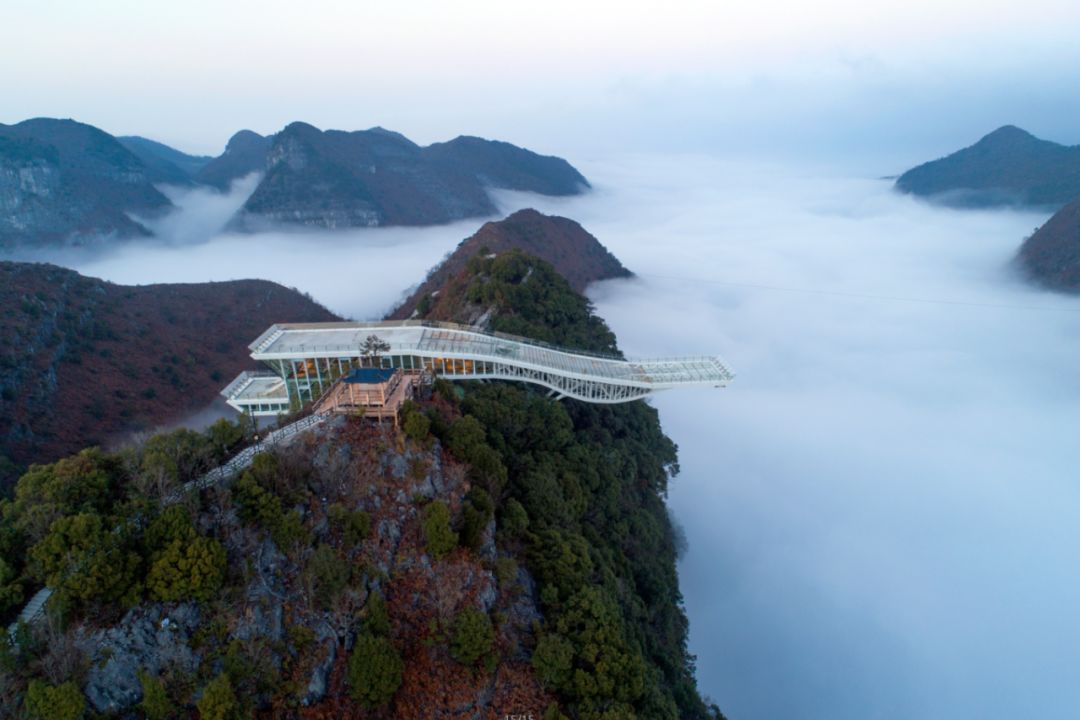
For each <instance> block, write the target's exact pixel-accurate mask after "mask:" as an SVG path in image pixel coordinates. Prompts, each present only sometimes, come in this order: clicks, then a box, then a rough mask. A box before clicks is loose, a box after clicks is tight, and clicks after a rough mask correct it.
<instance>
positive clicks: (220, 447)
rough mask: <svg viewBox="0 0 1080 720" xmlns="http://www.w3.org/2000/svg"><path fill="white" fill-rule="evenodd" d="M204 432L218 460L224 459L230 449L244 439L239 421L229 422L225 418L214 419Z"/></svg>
mask: <svg viewBox="0 0 1080 720" xmlns="http://www.w3.org/2000/svg"><path fill="white" fill-rule="evenodd" d="M241 417H243V416H241ZM205 432H206V438H207V440H209V441H210V445H211V446H212V448H213V450H214V456H215V458H216V459H217V460H218V462H221V461H223V460H225V459H226V458H227V457H228V456H229V453H230V451H232V449H233V448H235V447H236V446H237V445H239V444H240V441H241V440H243V439H244V428H243V427H242V426H241V425H240V423H234V422H230V421H229V420H227V419H226V418H220V419H218V420H216V421H215V422H214V423H213V424H212V425H210V427H208V428H206V431H205Z"/></svg>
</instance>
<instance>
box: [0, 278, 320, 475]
mask: <svg viewBox="0 0 1080 720" xmlns="http://www.w3.org/2000/svg"><path fill="white" fill-rule="evenodd" d="M333 319H336V318H335V316H334V315H333V314H332V313H330V312H329V311H327V310H326V309H325V308H323V307H321V306H319V305H317V304H316V303H315V302H313V301H311V300H310V299H308V298H305V297H304V296H302V295H300V294H299V293H298V292H296V291H295V290H288V289H286V288H284V287H281V286H280V285H277V284H274V283H270V282H265V281H261V280H240V281H234V282H223V283H203V284H191V285H141V286H137V287H126V286H123V285H114V284H112V283H107V282H104V281H102V280H97V279H95V278H88V277H84V276H82V275H79V274H78V273H75V272H73V271H71V270H65V269H62V268H59V267H55V266H52V265H42V264H34V263H12V262H0V370H2V372H0V457H2V456H7V457H8V458H9V459H10V460H12V461H14V462H16V463H17V464H20V465H22V464H25V463H29V462H45V461H49V460H53V459H55V458H56V457H58V456H60V455H63V454H67V453H71V452H74V451H76V450H77V449H79V448H81V447H85V446H87V445H94V444H98V443H103V442H105V441H107V440H109V439H111V438H113V437H115V436H116V435H117V434H120V433H124V432H130V431H134V430H145V429H150V428H153V427H156V426H159V425H161V424H164V423H167V422H170V421H172V420H175V419H178V418H180V417H183V416H184V415H186V414H188V413H190V412H193V411H195V410H199V409H201V408H203V407H205V406H206V405H207V404H208V403H210V402H211V401H212V400H214V398H215V397H216V396H217V392H218V391H219V390H220V389H221V388H222V387H223V386H224V384H225V383H227V382H228V381H229V380H231V379H232V377H234V376H235V374H236V373H238V372H239V371H240V370H242V369H243V368H245V367H247V366H248V365H249V364H250V362H251V359H250V357H248V350H247V343H249V342H250V341H251V340H252V338H254V337H256V336H257V335H258V334H259V333H261V332H262V331H263V330H265V329H266V328H267V327H268V326H269V325H271V324H272V323H275V322H282V321H290V320H293V321H320V320H333ZM8 479H9V480H10V478H8Z"/></svg>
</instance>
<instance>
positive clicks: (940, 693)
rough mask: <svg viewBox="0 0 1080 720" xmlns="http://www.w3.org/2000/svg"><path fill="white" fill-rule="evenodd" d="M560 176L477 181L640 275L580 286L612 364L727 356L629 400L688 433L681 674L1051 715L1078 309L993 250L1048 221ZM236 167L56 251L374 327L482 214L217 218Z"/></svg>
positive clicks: (1073, 526)
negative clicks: (241, 282) (107, 248)
mask: <svg viewBox="0 0 1080 720" xmlns="http://www.w3.org/2000/svg"><path fill="white" fill-rule="evenodd" d="M579 166H580V167H581V169H582V170H583V172H584V173H585V175H586V176H587V177H589V178H590V179H591V180H592V181H593V182H594V184H595V191H594V192H592V193H590V194H587V195H585V196H582V197H579V198H571V199H552V198H543V197H538V196H531V195H524V194H519V193H499V194H498V195H497V198H498V200H499V202H500V204H501V206H502V208H503V209H504V210H505V211H506V212H509V211H511V210H513V209H516V208H518V207H525V206H534V207H537V208H538V209H541V210H543V211H545V212H553V213H557V214H562V215H565V216H568V217H571V218H573V219H575V220H577V221H579V222H581V223H582V224H583V225H584V227H585V228H586V229H587V230H589V231H590V232H592V233H593V234H594V235H596V236H597V237H598V238H599V239H600V240H601V242H603V243H604V244H606V245H607V246H608V248H610V249H611V250H612V252H614V253H615V255H616V256H618V257H619V258H620V259H621V260H622V261H623V263H624V264H625V265H627V267H629V268H630V269H631V270H633V271H635V272H637V273H638V275H639V276H638V277H637V278H636V279H633V280H625V281H610V282H604V283H600V284H597V285H595V286H593V287H592V288H591V289H590V295H591V297H592V298H593V299H594V301H595V302H596V305H597V308H598V310H599V312H600V314H601V315H602V316H603V317H605V318H606V319H607V320H608V322H609V323H610V324H611V325H612V327H613V329H614V330H615V331H616V333H617V334H618V336H619V340H620V343H621V346H622V348H623V349H624V351H626V352H627V353H628V354H630V355H678V354H706V353H708V354H713V353H717V354H720V355H722V356H723V357H724V358H725V359H726V360H727V361H728V362H729V364H730V365H731V366H732V368H733V369H734V371H735V372H736V374H737V378H736V380H735V382H734V383H733V384H732V385H731V386H730V388H728V389H725V390H712V389H701V390H682V391H671V392H669V393H666V394H661V395H658V396H657V397H656V398H655V399H654V400H653V401H651V402H653V403H654V404H655V406H656V407H657V408H659V410H660V413H661V419H662V422H663V425H664V428H665V429H666V431H667V432H668V433H669V434H670V435H671V437H672V438H673V439H674V440H675V441H676V442H677V443H678V445H679V448H680V460H681V467H682V472H681V474H680V475H679V476H678V477H677V478H676V479H675V481H674V482H673V484H672V489H671V493H670V498H669V499H670V503H671V505H672V508H673V511H674V514H675V517H676V518H677V519H678V521H679V522H680V523H681V524H682V525H683V526H684V528H685V531H686V535H687V538H688V541H689V550H688V552H687V553H686V555H685V556H684V558H683V560H682V562H681V565H680V576H681V587H682V591H683V593H684V596H685V599H686V607H687V611H688V614H689V617H690V642H691V650H692V652H694V653H695V654H696V655H697V657H698V663H697V665H698V678H699V683H700V686H701V689H702V692H703V693H705V694H706V695H709V696H711V697H712V698H713V699H714V700H715V701H716V702H717V703H718V704H719V705H720V706H721V707H722V708H723V709H724V711H725V712H726V713H727V714H728V715H729V717H731V718H737V719H739V720H754V719H757V718H761V719H768V718H779V717H793V718H795V717H797V718H829V719H836V718H860V719H861V718H874V717H890V718H895V717H920V718H975V717H978V718H1012V717H1040V718H1064V717H1070V716H1072V714H1073V713H1072V712H1071V710H1070V709H1071V708H1072V709H1074V708H1076V707H1080V685H1078V684H1077V683H1076V678H1075V668H1076V667H1077V666H1078V663H1080V627H1078V624H1077V623H1075V622H1074V621H1073V618H1074V613H1075V610H1076V608H1077V607H1080V580H1078V579H1077V575H1076V572H1075V560H1074V553H1075V550H1076V548H1077V547H1080V485H1078V483H1077V481H1076V472H1075V468H1076V467H1077V466H1078V464H1080V457H1078V456H1080V446H1078V445H1077V443H1076V439H1075V430H1076V428H1077V427H1080V403H1078V402H1077V400H1078V398H1080V377H1078V375H1077V373H1076V371H1075V368H1076V358H1077V357H1078V355H1080V300H1077V299H1075V298H1068V297H1061V296H1055V295H1051V294H1048V293H1044V292H1041V291H1039V290H1036V289H1033V288H1031V287H1029V286H1028V285H1026V284H1024V283H1023V282H1022V281H1021V280H1020V279H1018V278H1017V277H1015V276H1014V274H1013V272H1012V270H1010V267H1009V263H1010V260H1011V258H1012V257H1013V255H1014V253H1015V252H1016V249H1017V248H1018V246H1019V244H1020V242H1021V240H1022V238H1023V237H1024V236H1025V235H1027V234H1029V233H1030V232H1031V231H1032V229H1033V228H1034V227H1036V226H1037V225H1038V224H1040V223H1041V222H1043V221H1044V220H1045V217H1046V216H1045V215H1041V214H1033V213H1021V212H1014V211H966V212H961V211H954V210H946V209H939V208H935V207H932V206H930V205H927V204H925V203H922V202H919V201H916V200H913V199H911V198H908V197H903V196H900V195H897V194H895V193H893V192H892V190H891V187H890V182H889V181H885V180H881V179H877V177H878V176H880V175H882V174H885V173H886V172H888V171H890V170H892V169H893V168H888V167H886V168H877V169H875V170H873V171H871V170H867V169H865V168H864V169H860V170H859V171H854V172H853V171H850V170H846V171H844V172H838V171H836V170H821V169H819V168H813V167H799V166H795V167H793V166H785V165H746V164H733V163H727V162H723V161H720V160H717V159H713V158H709V157H703V156H678V157H657V156H630V157H622V158H619V159H609V160H605V161H596V162H592V163H581V164H580V165H579ZM252 187H253V186H252V184H251V182H250V181H247V182H242V183H239V184H238V185H237V186H236V187H235V188H234V192H233V193H232V194H231V195H229V196H217V195H214V194H212V193H207V192H204V191H199V190H197V191H185V192H178V191H170V192H171V196H172V197H173V199H174V202H175V203H176V204H177V205H178V206H179V207H180V208H181V209H180V210H179V211H178V212H177V213H175V214H174V215H173V216H171V217H167V218H165V219H161V220H158V221H156V222H155V224H154V228H155V230H156V231H157V232H158V233H159V235H160V236H161V238H160V239H158V240H154V241H149V242H143V241H138V242H132V243H128V244H126V245H124V246H123V247H122V248H121V249H119V250H116V251H111V252H107V253H104V254H91V253H87V254H83V255H81V256H74V257H76V260H74V261H72V260H70V257H69V259H67V260H65V264H69V265H72V266H74V267H75V268H76V269H78V270H79V271H81V272H83V273H86V274H89V275H94V276H99V277H104V278H106V279H108V280H113V281H116V282H121V283H149V282H194V281H206V280H225V279H233V278H245V277H258V278H265V279H270V280H275V281H277V282H280V283H282V284H285V285H288V286H295V287H297V288H298V289H300V290H301V291H304V292H308V293H310V294H311V295H312V296H313V297H314V298H315V299H317V300H319V301H320V302H322V303H324V304H325V305H327V306H328V307H329V308H330V309H332V310H334V311H335V312H338V313H340V314H343V315H346V316H350V317H353V318H356V319H367V318H377V317H380V316H381V315H382V314H383V313H385V312H386V311H387V310H388V309H390V308H391V307H392V306H393V305H395V304H396V302H397V301H398V300H399V299H400V298H401V296H402V295H403V293H404V292H405V291H406V290H407V289H408V287H410V286H411V285H414V284H415V283H417V282H419V281H420V280H421V279H422V277H423V275H424V273H425V272H426V271H427V270H428V269H429V268H430V267H431V266H432V265H434V264H435V263H437V262H438V261H439V260H440V259H441V258H442V257H443V256H444V255H445V254H446V253H447V252H449V251H451V250H452V249H453V248H454V247H455V246H456V244H457V243H458V242H459V241H460V240H462V239H464V238H465V237H467V236H469V235H471V234H472V233H473V232H474V231H475V230H476V228H477V227H479V225H480V224H481V223H482V220H471V221H465V222H460V223H456V224H453V225H449V226H443V227H435V228H423V229H416V228H397V229H371V230H354V231H347V232H333V233H331V232H311V231H306V232H299V231H285V230H282V231H280V232H274V233H265V234H259V235H247V234H233V233H229V232H226V231H224V230H223V228H224V227H225V225H226V223H227V220H228V217H229V215H230V214H231V209H235V208H236V207H239V205H240V204H241V203H242V201H243V198H244V196H245V195H246V194H247V193H249V192H250V191H251V188H252ZM230 208H231V209H230ZM53 259H54V260H59V259H58V258H53ZM61 259H62V258H61ZM228 311H229V309H228V308H223V309H222V312H228ZM243 340H244V341H245V342H246V341H247V338H244V339H243Z"/></svg>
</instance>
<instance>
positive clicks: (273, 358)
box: [230, 320, 734, 403]
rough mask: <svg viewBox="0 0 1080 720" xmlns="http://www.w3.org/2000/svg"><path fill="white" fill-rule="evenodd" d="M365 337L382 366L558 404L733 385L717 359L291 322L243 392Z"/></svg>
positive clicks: (337, 356)
mask: <svg viewBox="0 0 1080 720" xmlns="http://www.w3.org/2000/svg"><path fill="white" fill-rule="evenodd" d="M370 335H376V336H378V337H379V339H381V340H382V341H384V342H385V343H387V344H388V345H389V348H390V349H389V350H384V351H382V352H381V353H380V358H379V362H380V363H381V364H384V365H389V366H395V367H398V366H400V367H405V369H407V370H409V369H415V370H419V369H422V368H428V369H431V370H434V372H435V373H436V374H438V375H439V376H441V377H447V378H449V379H475V380H483V379H493V380H519V381H524V382H530V383H534V384H536V385H542V386H544V387H547V388H550V389H551V390H552V391H554V393H555V394H557V395H558V396H559V397H571V398H575V399H578V400H584V401H586V402H593V403H619V402H627V401H630V400H636V399H638V398H642V397H645V396H646V395H650V394H652V393H654V392H658V391H661V390H668V389H671V388H676V387H685V386H709V387H724V386H725V385H727V384H728V383H729V382H730V381H731V380H732V379H733V378H734V375H733V374H732V373H731V371H730V370H728V368H727V367H726V366H725V365H724V363H723V362H722V361H721V360H720V359H719V358H718V357H675V358H660V359H648V360H632V359H623V358H618V357H613V356H603V355H594V354H590V353H586V352H579V351H571V350H565V349H561V348H557V347H553V346H550V345H546V344H544V343H540V342H536V341H532V340H527V339H525V338H520V337H513V336H509V335H503V334H500V333H488V332H483V331H480V330H477V329H476V328H472V327H466V326H462V325H454V324H450V323H434V322H428V321H420V320H411V321H410V320H406V321H398V322H339V323H293V324H277V325H273V326H271V327H270V328H269V329H268V330H267V331H266V332H264V333H263V334H262V335H261V336H260V337H259V338H258V339H257V340H256V341H255V342H254V343H252V344H251V345H250V346H249V347H250V348H251V351H252V353H251V357H252V358H254V359H256V360H259V361H262V362H264V363H267V364H268V365H270V366H271V367H275V368H276V369H278V370H279V374H278V377H276V378H269V377H267V378H264V379H263V380H262V381H261V382H262V384H261V385H260V382H253V383H252V382H249V383H248V385H247V388H248V391H249V392H266V391H267V389H268V388H269V387H271V386H273V385H275V384H277V385H281V384H282V378H283V377H287V376H288V374H289V371H290V370H293V371H295V370H296V369H297V368H298V365H297V363H304V362H305V361H312V360H314V361H316V362H315V365H314V366H315V370H314V372H322V370H321V369H320V368H321V367H326V368H330V367H331V366H332V363H333V362H335V361H336V362H338V363H342V362H344V361H355V360H358V359H359V358H360V356H361V355H362V347H363V345H364V341H365V340H366V339H367V338H368V336H370ZM323 361H326V362H325V363H324V362H323ZM308 367H310V364H309V366H308ZM306 372H308V373H309V374H310V373H311V372H313V371H312V370H310V369H309V370H307V371H306ZM252 377H253V378H256V377H257V376H252ZM238 380H239V378H238ZM320 381H321V378H320ZM285 382H286V383H288V382H289V381H285ZM238 385H243V383H239V384H238ZM230 387H232V386H230ZM234 390H235V388H234ZM282 390H283V391H284V390H285V388H283V389H282Z"/></svg>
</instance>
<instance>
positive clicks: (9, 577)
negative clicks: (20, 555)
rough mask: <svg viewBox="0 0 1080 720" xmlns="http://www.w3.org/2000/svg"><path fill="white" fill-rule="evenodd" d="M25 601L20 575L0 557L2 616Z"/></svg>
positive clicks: (0, 609) (0, 611) (0, 612)
mask: <svg viewBox="0 0 1080 720" xmlns="http://www.w3.org/2000/svg"><path fill="white" fill-rule="evenodd" d="M22 601H23V585H22V582H21V581H20V579H19V573H18V572H16V570H15V568H14V567H13V566H12V565H11V564H9V563H8V562H7V561H6V560H5V559H4V558H3V557H0V615H4V614H6V613H7V611H8V610H10V609H11V608H13V607H15V606H16V605H19V604H20V603H22Z"/></svg>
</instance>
